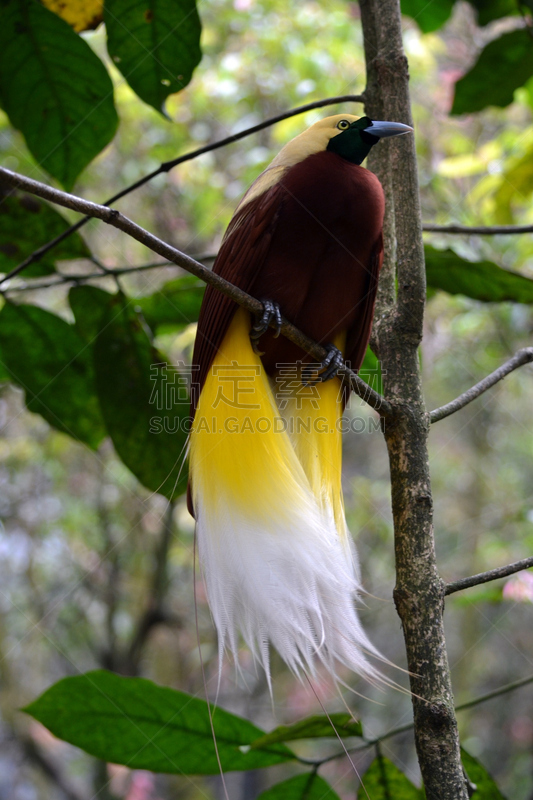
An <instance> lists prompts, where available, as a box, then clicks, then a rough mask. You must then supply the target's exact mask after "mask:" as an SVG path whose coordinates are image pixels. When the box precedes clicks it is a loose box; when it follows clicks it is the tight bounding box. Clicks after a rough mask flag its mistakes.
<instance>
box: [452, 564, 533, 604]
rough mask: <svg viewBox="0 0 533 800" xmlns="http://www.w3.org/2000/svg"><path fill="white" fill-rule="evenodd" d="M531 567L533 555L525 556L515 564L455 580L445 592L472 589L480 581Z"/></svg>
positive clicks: (503, 576) (492, 579)
mask: <svg viewBox="0 0 533 800" xmlns="http://www.w3.org/2000/svg"><path fill="white" fill-rule="evenodd" d="M531 567H533V556H531V557H530V558H523V559H522V560H521V561H515V562H514V563H513V564H507V566H505V567H496V569H489V570H488V571H487V572H479V573H478V574H477V575H471V576H470V577H469V578H459V580H458V581H453V583H448V584H447V585H446V588H445V590H444V594H446V595H448V594H453V593H454V592H460V591H461V590H462V589H470V587H471V586H479V584H480V583H488V582H489V581H497V580H498V578H506V577H507V575H513V574H514V573H515V572H520V571H521V570H524V569H530V568H531Z"/></svg>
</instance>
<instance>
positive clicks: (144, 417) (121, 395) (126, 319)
mask: <svg viewBox="0 0 533 800" xmlns="http://www.w3.org/2000/svg"><path fill="white" fill-rule="evenodd" d="M133 303H134V301H131V300H130V301H128V300H127V298H125V297H124V296H122V295H112V296H111V298H110V299H109V302H108V304H107V307H106V308H105V309H104V313H103V317H102V319H101V327H100V332H99V334H98V336H97V338H96V341H95V345H94V365H95V372H96V385H97V389H98V396H99V399H100V406H101V408H102V414H103V416H104V420H105V422H106V426H107V430H108V433H109V435H110V436H111V439H112V440H113V444H114V445H115V449H116V451H117V453H118V455H119V456H120V458H121V459H122V461H123V462H124V464H126V466H127V467H128V468H129V469H130V470H131V471H132V472H133V474H134V475H135V476H136V477H137V478H138V479H139V481H140V482H141V483H142V484H143V485H144V486H146V487H147V488H148V489H151V490H152V491H154V492H160V493H161V494H163V495H165V497H168V498H174V497H177V496H178V495H180V494H181V493H182V492H184V491H185V488H186V485H187V470H186V469H185V468H184V467H183V461H184V456H185V446H186V441H187V434H188V431H189V425H188V421H189V396H188V390H187V385H186V384H187V381H186V375H185V376H184V375H183V374H182V372H180V371H178V369H176V368H175V367H174V366H172V365H168V364H167V363H166V361H165V359H164V358H163V356H161V354H160V353H158V352H157V351H156V350H155V349H154V348H153V346H152V343H151V340H150V335H149V334H150V331H148V330H147V329H146V325H145V323H144V320H143V319H142V317H140V316H139V314H138V313H137V312H136V311H135V310H134V307H133ZM90 315H91V320H93V319H94V311H93V309H91V311H90ZM78 324H83V323H81V315H80V312H79V311H78ZM90 324H92V322H89V323H85V327H86V329H87V328H88V327H89V326H90Z"/></svg>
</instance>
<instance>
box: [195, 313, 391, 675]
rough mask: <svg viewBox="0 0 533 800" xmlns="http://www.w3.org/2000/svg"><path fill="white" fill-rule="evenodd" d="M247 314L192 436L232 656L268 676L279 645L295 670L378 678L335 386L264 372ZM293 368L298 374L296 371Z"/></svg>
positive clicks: (206, 392)
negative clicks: (349, 511) (363, 609)
mask: <svg viewBox="0 0 533 800" xmlns="http://www.w3.org/2000/svg"><path fill="white" fill-rule="evenodd" d="M249 331H250V317H249V314H248V313H247V312H245V311H244V310H242V309H239V310H238V311H237V313H236V314H235V317H234V318H233V322H232V324H231V326H230V328H229V329H228V332H227V334H226V337H225V339H224V341H223V343H222V346H221V347H220V349H219V350H218V352H217V356H216V358H215V360H214V361H213V364H212V366H211V370H210V372H209V375H208V377H207V380H206V382H205V384H204V387H203V389H202V392H201V396H200V401H199V404H198V407H197V411H196V415H195V418H194V424H193V429H192V432H191V439H190V475H191V482H192V492H193V502H194V508H195V514H196V520H197V536H198V547H199V553H200V559H201V563H202V569H203V573H204V577H205V581H206V586H207V593H208V598H209V604H210V607H211V611H212V614H213V618H214V621H215V625H216V627H217V631H218V636H219V648H220V654H221V656H222V653H223V650H224V648H225V646H226V645H227V646H229V649H230V650H231V651H232V652H233V654H234V656H235V657H237V652H238V637H239V632H240V633H241V634H242V637H243V639H244V641H245V642H246V644H247V645H248V647H249V648H250V650H251V651H252V653H253V655H254V657H255V658H257V659H258V660H259V661H260V662H261V663H262V664H263V666H264V668H265V671H266V673H267V676H269V642H272V644H273V645H274V646H275V647H276V649H277V650H278V652H279V653H280V655H281V656H282V658H283V659H284V660H285V661H286V663H287V664H288V665H289V667H290V668H291V669H292V670H294V671H295V672H299V671H300V670H302V669H303V670H304V671H306V672H308V673H310V674H315V668H316V665H317V663H322V664H324V665H325V666H326V667H327V668H328V669H329V670H330V672H331V673H332V674H333V675H336V661H339V662H341V663H343V664H345V665H346V666H348V667H350V668H351V669H353V670H354V671H356V672H358V673H359V674H362V675H364V676H366V677H367V678H368V679H369V680H375V679H376V678H378V676H379V673H378V672H377V671H376V670H375V669H374V667H373V666H371V665H370V664H369V662H368V661H367V659H366V657H365V652H366V653H367V654H368V653H370V654H372V655H374V656H377V657H378V658H380V655H379V653H378V652H377V650H376V649H375V648H374V647H373V645H372V644H371V643H370V641H369V640H368V639H367V637H366V634H365V633H364V631H363V630H362V628H361V625H360V622H359V620H358V617H357V614H356V611H355V608H354V600H355V599H356V597H357V593H358V591H359V588H360V586H359V575H358V567H357V558H356V555H355V550H354V547H353V543H352V541H351V538H350V536H349V534H348V532H347V528H346V522H345V517H344V506H343V499H342V488H341V432H340V419H341V414H342V402H341V398H340V383H339V381H338V380H337V379H334V380H331V381H328V382H327V383H324V384H317V385H316V386H314V387H307V389H306V388H305V387H303V386H302V384H301V381H300V380H299V377H298V376H297V375H296V374H295V373H294V370H293V372H290V370H289V371H288V372H287V369H284V368H280V370H279V373H278V374H277V375H276V376H274V378H269V377H268V375H267V374H266V373H265V370H264V368H263V365H262V363H261V360H260V358H259V357H258V356H257V355H256V354H255V353H254V352H253V350H252V347H251V345H250V339H249ZM286 366H287V368H288V367H289V365H286Z"/></svg>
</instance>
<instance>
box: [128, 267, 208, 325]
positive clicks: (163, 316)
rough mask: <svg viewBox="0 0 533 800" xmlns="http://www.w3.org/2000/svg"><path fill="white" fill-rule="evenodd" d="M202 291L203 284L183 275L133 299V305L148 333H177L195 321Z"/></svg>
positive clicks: (198, 312) (203, 289) (196, 279)
mask: <svg viewBox="0 0 533 800" xmlns="http://www.w3.org/2000/svg"><path fill="white" fill-rule="evenodd" d="M204 292H205V284H204V283H201V282H200V281H198V278H195V277H194V276H193V275H185V276H184V277H183V278H177V279H176V280H174V281H169V282H168V283H165V284H164V286H162V287H161V289H159V291H157V292H155V293H154V294H151V295H147V296H145V297H136V298H135V305H136V306H139V308H140V309H141V311H142V313H143V316H144V318H145V320H146V322H147V323H148V325H149V326H150V327H151V328H152V330H156V329H157V330H158V332H161V329H172V330H176V329H178V330H181V329H183V328H185V326H186V325H188V324H189V323H191V322H196V321H197V320H198V315H199V314H200V306H201V305H202V298H203V296H204Z"/></svg>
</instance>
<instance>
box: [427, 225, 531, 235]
mask: <svg viewBox="0 0 533 800" xmlns="http://www.w3.org/2000/svg"><path fill="white" fill-rule="evenodd" d="M422 230H423V231H425V232H426V233H462V234H466V235H473V234H480V235H482V236H501V235H504V234H516V233H533V225H435V224H434V223H433V222H424V223H423V225H422Z"/></svg>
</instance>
